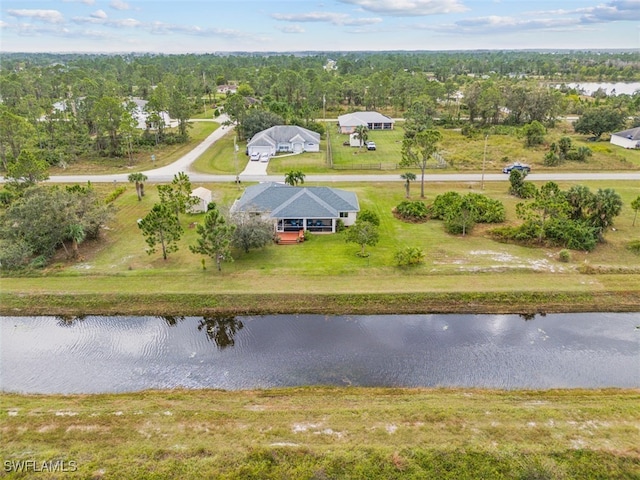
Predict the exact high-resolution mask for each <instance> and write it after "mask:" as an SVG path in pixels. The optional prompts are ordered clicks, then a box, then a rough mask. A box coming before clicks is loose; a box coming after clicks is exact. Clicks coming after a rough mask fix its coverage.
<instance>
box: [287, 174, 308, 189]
mask: <svg viewBox="0 0 640 480" xmlns="http://www.w3.org/2000/svg"><path fill="white" fill-rule="evenodd" d="M304 177H305V174H304V173H302V172H301V171H300V170H290V171H288V172H287V174H286V175H285V177H284V183H286V184H287V185H291V186H292V187H293V186H296V185H298V184H299V183H300V184H302V183H304Z"/></svg>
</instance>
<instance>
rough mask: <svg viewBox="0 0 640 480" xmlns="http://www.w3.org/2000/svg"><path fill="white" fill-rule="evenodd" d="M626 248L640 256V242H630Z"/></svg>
mask: <svg viewBox="0 0 640 480" xmlns="http://www.w3.org/2000/svg"><path fill="white" fill-rule="evenodd" d="M627 248H628V249H629V250H631V251H632V252H633V253H636V254H638V255H640V240H632V241H631V242H629V244H628V245H627Z"/></svg>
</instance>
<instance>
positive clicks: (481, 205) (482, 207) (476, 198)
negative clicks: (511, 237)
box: [465, 193, 506, 223]
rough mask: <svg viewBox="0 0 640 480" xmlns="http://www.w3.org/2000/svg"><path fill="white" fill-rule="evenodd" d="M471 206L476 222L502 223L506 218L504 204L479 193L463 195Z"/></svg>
mask: <svg viewBox="0 0 640 480" xmlns="http://www.w3.org/2000/svg"><path fill="white" fill-rule="evenodd" d="M465 198H468V199H469V201H470V202H471V205H472V206H473V209H474V211H475V214H476V221H477V222H478V223H502V222H504V220H505V218H506V211H505V208H504V204H503V203H502V202H501V201H500V200H495V199H493V198H489V197H487V196H486V195H481V194H479V193H468V194H467V195H465Z"/></svg>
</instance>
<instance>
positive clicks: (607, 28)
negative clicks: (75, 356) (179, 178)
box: [0, 0, 640, 54]
mask: <svg viewBox="0 0 640 480" xmlns="http://www.w3.org/2000/svg"><path fill="white" fill-rule="evenodd" d="M484 49H489V50H521V49H580V50H587V49H588V50H593V49H634V50H640V0H602V1H597V0H562V1H560V0H555V1H548V0H538V1H527V0H525V1H522V0H261V1H252V0H41V1H32V0H0V51H2V52H97V53H116V52H117V53H128V52H154V53H167V54H171V53H224V52H299V51H363V50H367V51H371V50H373V51H384V50H432V51H436V50H484Z"/></svg>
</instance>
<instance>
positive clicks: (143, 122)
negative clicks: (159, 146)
mask: <svg viewBox="0 0 640 480" xmlns="http://www.w3.org/2000/svg"><path fill="white" fill-rule="evenodd" d="M130 101H131V102H133V103H134V104H135V108H134V109H133V111H132V112H131V116H132V117H133V119H134V120H135V121H136V122H137V125H136V127H137V128H139V129H140V130H146V129H147V128H151V129H155V128H157V126H156V125H154V124H153V123H152V122H150V121H149V113H148V112H147V111H146V108H145V107H146V106H147V103H149V102H148V101H147V100H143V99H142V98H138V97H133V98H131V99H130ZM125 106H126V104H125ZM160 117H161V118H162V121H163V123H164V125H165V126H166V127H171V128H175V127H177V126H178V121H177V120H172V119H171V117H169V113H168V112H160Z"/></svg>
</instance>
